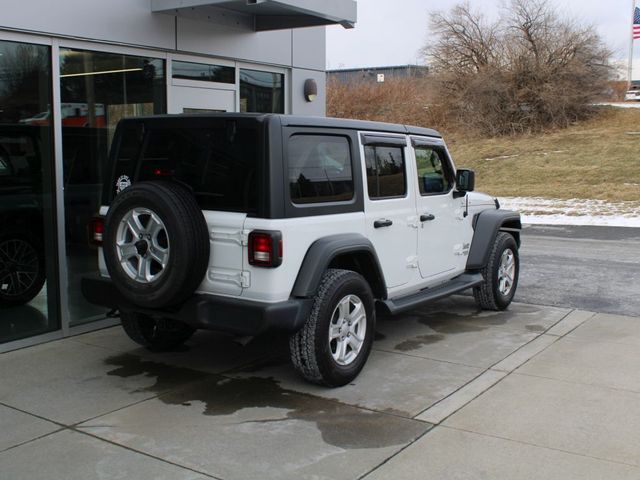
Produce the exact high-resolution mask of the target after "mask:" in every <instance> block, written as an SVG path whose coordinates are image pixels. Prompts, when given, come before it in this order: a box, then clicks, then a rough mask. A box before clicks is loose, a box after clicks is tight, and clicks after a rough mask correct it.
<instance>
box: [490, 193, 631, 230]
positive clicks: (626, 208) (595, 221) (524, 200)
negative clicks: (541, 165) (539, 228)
mask: <svg viewBox="0 0 640 480" xmlns="http://www.w3.org/2000/svg"><path fill="white" fill-rule="evenodd" d="M499 200H500V205H501V206H502V208H506V209H509V210H517V211H519V212H520V213H521V215H522V222H523V223H527V224H546V225H606V226H611V227H640V202H607V201H605V200H584V199H577V198H572V199H569V200H562V199H557V198H540V197H503V198H499Z"/></svg>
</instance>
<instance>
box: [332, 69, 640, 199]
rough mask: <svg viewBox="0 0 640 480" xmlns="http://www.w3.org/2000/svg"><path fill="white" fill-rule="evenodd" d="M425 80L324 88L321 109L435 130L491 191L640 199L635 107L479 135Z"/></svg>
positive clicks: (639, 117) (639, 122) (639, 116)
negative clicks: (565, 124)
mask: <svg viewBox="0 0 640 480" xmlns="http://www.w3.org/2000/svg"><path fill="white" fill-rule="evenodd" d="M432 92H433V89H432V88H430V85H429V80H428V79H422V80H415V79H409V80H392V81H388V82H385V83H384V84H375V83H373V84H353V85H341V84H339V83H337V82H331V83H330V84H329V85H328V88H327V99H328V100H327V114H328V115H329V116H333V117H343V118H357V119H364V120H376V121H382V122H391V123H404V124H411V125H420V126H425V127H431V128H436V129H438V130H440V131H441V132H442V133H443V135H444V138H445V140H446V141H447V144H448V146H449V150H450V151H451V153H452V156H453V158H454V160H455V162H456V165H458V166H460V167H467V168H473V169H474V170H475V171H476V186H477V188H478V190H481V191H485V192H487V193H490V194H492V195H496V196H513V197H529V196H532V197H533V196H535V197H544V198H563V199H569V198H581V199H600V200H608V201H625V200H630V201H640V134H638V135H630V134H628V133H629V132H640V109H618V108H607V107H602V108H600V109H598V111H597V112H596V114H595V115H594V117H593V118H591V119H590V120H586V121H583V122H580V123H579V124H576V125H573V126H571V127H569V128H566V129H561V130H556V131H553V132H548V133H544V134H536V135H520V136H502V137H495V138H486V137H478V135H477V134H472V133H470V131H474V129H473V128H467V127H465V128H461V127H459V126H456V123H454V122H452V121H451V118H449V117H448V116H447V112H446V111H443V109H442V108H441V107H442V105H441V104H440V103H439V101H438V100H439V99H437V98H433V95H432Z"/></svg>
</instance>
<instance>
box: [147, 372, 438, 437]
mask: <svg viewBox="0 0 640 480" xmlns="http://www.w3.org/2000/svg"><path fill="white" fill-rule="evenodd" d="M159 399H160V400H161V401H162V402H164V403H166V404H168V405H184V404H186V403H193V402H202V403H204V404H205V409H204V412H203V413H204V414H205V415H212V416H228V415H233V414H235V413H236V412H239V411H240V410H243V409H247V408H275V409H279V410H283V411H284V412H283V414H282V417H277V418H271V419H263V420H250V421H246V422H241V423H244V424H246V423H262V424H264V423H277V422H283V421H289V420H300V421H305V422H312V423H315V425H316V426H317V428H318V430H319V431H320V434H321V435H322V439H323V441H324V442H325V443H327V444H330V445H333V446H335V447H339V448H342V449H369V448H384V447H391V446H395V445H404V444H407V443H409V442H411V441H413V440H415V439H416V438H418V437H419V436H420V435H422V434H423V433H424V432H426V431H428V430H429V429H430V428H431V425H430V424H426V423H421V422H416V421H413V420H410V419H404V418H398V417H394V416H391V415H386V414H383V413H378V412H372V411H368V410H362V409H359V408H356V407H353V406H350V405H346V404H343V403H339V402H335V401H330V400H326V399H324V398H320V397H315V396H312V395H308V394H303V393H299V392H295V391H293V390H287V389H285V388H282V387H281V386H280V385H279V384H278V382H277V381H276V380H275V379H273V378H260V377H246V378H231V379H227V378H224V379H219V380H208V381H204V382H200V383H198V384H197V385H194V386H192V387H189V388H187V389H185V390H181V391H175V392H171V393H168V394H165V395H162V396H161V397H159Z"/></svg>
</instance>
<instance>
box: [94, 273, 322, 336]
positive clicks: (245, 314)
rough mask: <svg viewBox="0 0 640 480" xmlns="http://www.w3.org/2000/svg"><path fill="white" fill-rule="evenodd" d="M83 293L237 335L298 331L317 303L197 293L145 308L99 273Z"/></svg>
mask: <svg viewBox="0 0 640 480" xmlns="http://www.w3.org/2000/svg"><path fill="white" fill-rule="evenodd" d="M82 294H83V295H84V297H85V298H86V299H87V300H88V301H89V302H90V303H93V304H96V305H102V306H105V307H109V308H117V309H118V310H122V311H125V312H126V311H131V312H140V313H146V314H149V315H156V316H162V317H168V318H173V319H176V320H179V321H181V322H184V323H186V324H187V325H191V326H192V327H194V328H201V329H204V330H216V331H221V332H228V333H233V334H235V335H258V334H260V333H264V332H267V331H273V330H279V331H284V332H291V333H293V332H296V331H297V330H299V329H300V328H302V326H303V325H304V322H305V321H306V319H307V318H308V316H309V313H310V312H311V306H312V303H313V299H310V298H291V299H289V300H286V301H284V302H278V303H264V302H253V301H248V300H241V299H235V298H228V297H221V296H216V295H202V294H194V295H193V296H192V297H191V298H189V299H188V300H187V301H186V302H184V303H183V304H181V305H177V306H172V307H166V308H162V309H149V308H141V307H139V306H137V305H134V304H132V303H131V302H129V301H128V300H126V299H125V298H124V297H123V296H122V295H121V294H120V292H119V291H118V289H117V288H116V287H115V285H114V284H113V282H112V281H111V280H110V279H108V278H104V277H100V276H97V275H96V276H88V277H85V278H83V279H82Z"/></svg>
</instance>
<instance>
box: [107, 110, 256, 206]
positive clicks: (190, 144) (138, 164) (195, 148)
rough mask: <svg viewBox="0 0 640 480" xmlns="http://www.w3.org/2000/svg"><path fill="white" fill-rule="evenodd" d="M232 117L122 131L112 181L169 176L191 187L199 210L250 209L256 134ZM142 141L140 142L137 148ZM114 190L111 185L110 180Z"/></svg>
mask: <svg viewBox="0 0 640 480" xmlns="http://www.w3.org/2000/svg"><path fill="white" fill-rule="evenodd" d="M238 123H239V122H236V121H223V122H217V124H216V125H212V126H207V127H197V126H196V127H194V126H188V127H180V128H175V127H160V126H158V127H155V126H152V127H150V128H147V130H146V132H145V134H144V140H143V141H142V142H140V140H138V141H136V138H140V137H139V136H137V135H136V133H135V130H134V129H135V128H136V127H134V126H132V127H131V129H130V130H131V131H125V132H123V136H122V141H121V144H120V150H119V152H118V154H117V160H116V162H117V163H116V172H115V173H116V175H115V178H116V180H117V181H116V184H118V183H120V177H121V176H122V175H127V176H128V177H129V178H133V179H135V181H144V180H153V179H173V180H177V181H179V182H182V183H184V184H186V185H188V186H189V187H190V188H192V189H193V191H194V194H195V197H196V200H197V201H198V204H199V205H200V208H202V209H203V210H223V211H233V212H246V213H256V211H257V203H258V186H257V183H258V182H257V172H256V170H257V168H258V149H259V144H258V143H259V135H258V128H257V126H255V125H253V126H252V127H242V126H239V125H238ZM140 147H142V148H140ZM113 188H114V192H115V189H116V185H114V186H113Z"/></svg>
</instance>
